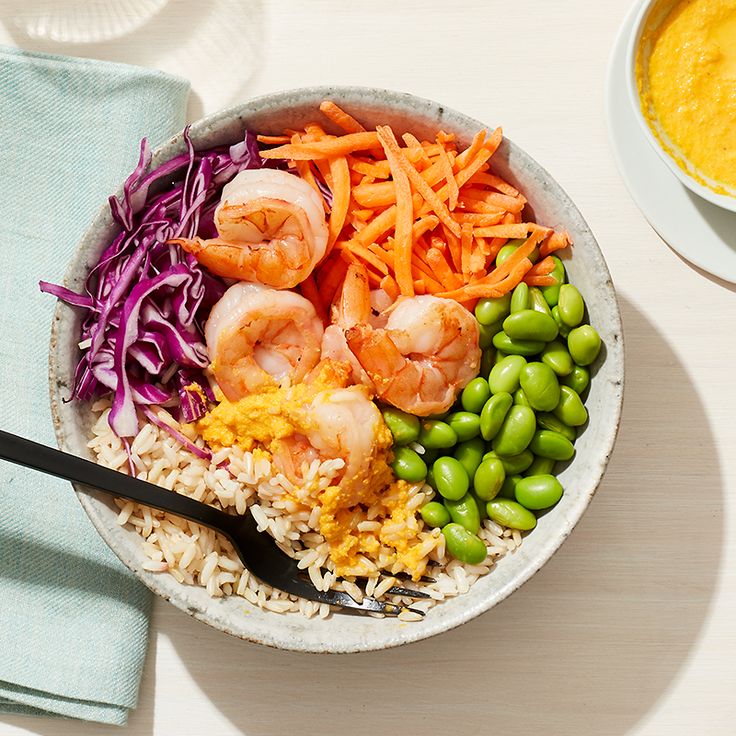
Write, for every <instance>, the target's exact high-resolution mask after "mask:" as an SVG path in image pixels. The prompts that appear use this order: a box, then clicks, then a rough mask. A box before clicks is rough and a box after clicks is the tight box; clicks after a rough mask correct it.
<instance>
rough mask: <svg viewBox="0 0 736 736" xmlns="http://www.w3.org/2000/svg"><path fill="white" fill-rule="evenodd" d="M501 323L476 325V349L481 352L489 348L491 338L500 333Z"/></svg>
mask: <svg viewBox="0 0 736 736" xmlns="http://www.w3.org/2000/svg"><path fill="white" fill-rule="evenodd" d="M501 325H502V323H501V322H496V323H495V324H492V325H482V324H481V323H480V322H479V323H478V347H479V348H480V349H481V350H485V349H486V348H489V347H491V345H492V344H493V336H494V335H495V334H496V333H497V332H500V331H501Z"/></svg>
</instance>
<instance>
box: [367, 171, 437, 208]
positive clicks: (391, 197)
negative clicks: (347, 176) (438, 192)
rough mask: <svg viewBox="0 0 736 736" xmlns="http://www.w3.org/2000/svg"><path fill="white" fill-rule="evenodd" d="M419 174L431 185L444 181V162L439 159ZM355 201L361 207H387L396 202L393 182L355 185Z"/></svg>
mask: <svg viewBox="0 0 736 736" xmlns="http://www.w3.org/2000/svg"><path fill="white" fill-rule="evenodd" d="M419 176H421V177H422V179H424V181H426V182H427V184H428V185H429V186H430V187H433V186H434V185H435V184H437V183H439V182H441V181H442V178H443V175H442V164H441V163H440V162H439V161H437V162H436V163H434V164H432V165H431V166H430V167H429V168H428V169H425V170H424V171H422V172H421V173H420V174H419ZM353 196H354V197H355V201H356V202H357V203H358V204H359V205H361V207H385V206H387V205H390V204H394V202H396V193H395V190H394V187H393V184H392V182H390V181H386V182H383V181H382V182H377V183H375V184H366V185H360V186H358V187H355V189H354V191H353Z"/></svg>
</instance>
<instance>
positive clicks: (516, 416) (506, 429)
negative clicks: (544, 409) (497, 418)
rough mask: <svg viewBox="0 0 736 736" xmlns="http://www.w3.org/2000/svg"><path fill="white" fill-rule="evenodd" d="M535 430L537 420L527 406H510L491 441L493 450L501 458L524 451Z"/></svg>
mask: <svg viewBox="0 0 736 736" xmlns="http://www.w3.org/2000/svg"><path fill="white" fill-rule="evenodd" d="M536 428H537V419H536V417H535V416H534V412H533V411H532V410H531V409H530V408H529V407H528V406H512V407H511V408H510V409H509V413H508V414H507V415H506V419H504V421H503V424H502V425H501V429H499V430H498V434H497V435H496V436H495V438H494V440H493V450H494V452H495V453H496V454H497V455H499V456H501V457H510V456H512V455H518V454H519V453H521V452H523V451H524V450H526V448H527V446H528V445H529V443H530V442H531V440H532V437H533V436H534V432H535V430H536Z"/></svg>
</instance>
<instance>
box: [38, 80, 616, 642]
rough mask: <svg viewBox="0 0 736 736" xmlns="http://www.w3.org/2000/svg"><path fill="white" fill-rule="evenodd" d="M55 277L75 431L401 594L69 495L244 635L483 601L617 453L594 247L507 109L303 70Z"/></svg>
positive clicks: (505, 589)
mask: <svg viewBox="0 0 736 736" xmlns="http://www.w3.org/2000/svg"><path fill="white" fill-rule="evenodd" d="M43 288H44V289H46V290H47V291H50V292H51V293H52V294H53V295H56V296H57V297H59V299H60V304H59V306H58V308H57V311H56V314H55V318H54V325H53V333H52V342H51V356H50V360H51V363H50V365H51V398H52V408H53V414H54V419H55V423H56V430H57V436H58V440H59V443H60V445H61V447H62V448H63V449H65V450H67V451H70V452H73V453H75V454H78V455H81V456H85V457H88V458H90V459H93V460H96V461H97V462H99V463H102V464H104V465H107V466H109V467H112V468H115V469H116V470H119V471H120V472H124V473H131V474H134V475H136V476H138V477H140V478H143V479H146V480H148V481H149V482H153V483H156V484H158V485H161V486H163V487H165V488H168V489H169V490H171V491H172V493H182V494H185V495H188V496H191V497H193V498H195V499H197V500H199V501H202V502H205V503H209V504H212V505H214V506H217V507H219V508H222V509H224V510H226V511H228V512H229V513H232V514H252V515H253V517H254V519H255V520H256V521H257V523H258V526H259V529H260V530H261V531H262V532H263V533H264V534H268V535H271V536H272V537H273V539H274V540H275V543H277V544H278V546H279V547H280V548H281V549H282V550H283V551H284V552H286V553H287V554H289V555H290V556H292V557H294V558H296V559H297V560H299V566H300V567H301V568H302V569H303V570H304V575H305V577H306V578H308V579H309V580H310V581H311V583H312V584H313V585H314V586H315V587H316V588H318V589H320V590H328V589H337V590H340V591H344V592H345V593H347V594H348V595H349V596H351V597H352V598H354V599H355V600H358V601H360V600H362V599H363V598H374V599H377V600H388V601H390V602H392V603H395V604H396V609H395V610H396V611H397V612H399V615H398V616H395V617H373V616H358V615H348V614H346V613H344V612H342V611H339V610H333V609H332V608H331V607H330V606H328V605H326V604H324V603H322V604H320V603H318V602H315V601H308V600H304V599H300V598H296V597H293V596H289V595H287V594H285V593H283V592H282V591H279V590H278V589H275V588H271V587H269V586H268V585H265V584H264V583H263V582H262V581H259V580H258V579H257V578H256V577H255V576H253V575H251V574H250V573H249V571H248V570H246V569H244V568H243V564H242V562H241V561H240V560H239V559H238V557H237V555H236V554H235V553H234V550H233V548H232V546H231V545H230V544H229V542H228V541H227V540H226V539H225V538H222V537H220V536H219V535H218V534H216V533H215V532H213V531H212V530H209V529H206V528H203V527H200V526H198V525H196V524H193V523H192V522H188V521H185V520H182V519H179V518H177V517H175V516H173V515H170V514H167V513H163V512H160V511H154V510H152V509H150V508H148V507H146V506H140V505H137V504H133V503H131V502H126V501H122V500H118V501H115V502H112V501H110V500H109V499H107V498H106V497H104V496H102V495H101V494H96V493H95V492H94V491H93V490H92V489H89V488H81V487H80V488H78V489H77V491H78V495H79V498H80V501H81V502H82V504H83V506H84V508H85V510H86V511H87V513H88V514H89V516H90V518H91V520H92V522H93V524H94V525H95V527H96V528H97V530H98V531H99V532H100V534H101V535H102V537H103V538H104V539H105V541H106V542H107V543H108V544H109V545H110V546H111V548H112V549H113V550H114V551H115V553H116V554H117V555H118V556H119V557H120V559H121V560H122V561H123V562H124V563H125V564H126V565H128V567H130V569H131V570H133V571H134V572H135V574H136V575H138V576H139V577H140V578H141V580H142V581H143V582H144V583H145V584H146V585H147V586H148V587H149V588H151V590H153V591H154V592H155V593H157V594H158V595H160V596H162V597H163V598H165V599H168V600H170V601H171V602H172V603H174V604H175V605H177V606H178V607H180V608H181V609H183V610H185V611H187V612H188V613H190V614H191V615H193V616H195V617H196V618H198V619H200V620H202V621H204V622H206V623H208V624H210V625H212V626H214V627H215V628H218V629H220V630H222V631H226V632H228V633H230V634H233V635H236V636H239V637H241V638H244V639H249V640H252V641H256V642H260V643H263V644H267V645H271V646H276V647H281V648H286V649H295V650H302V651H315V652H320V651H330V652H350V651H361V650H370V649H380V648H386V647H390V646H396V645H399V644H403V643H406V642H410V641H415V640H418V639H423V638H426V637H428V636H432V635H434V634H437V633H440V632H442V631H445V630H447V629H449V628H452V627H454V626H458V625H460V624H462V623H463V622H465V621H468V620H470V619H471V618H473V617H474V616H477V615H478V614H480V613H482V612H483V611H487V610H488V609H489V608H491V607H492V606H494V605H495V604H496V603H498V602H499V601H501V600H503V599H504V598H505V597H506V596H508V595H509V594H510V593H511V592H513V591H514V590H515V589H516V588H518V587H519V586H520V585H521V584H522V583H523V582H525V581H526V580H528V579H529V578H530V577H531V576H532V575H533V574H534V573H535V572H536V571H537V570H538V569H539V568H540V567H541V566H542V565H543V564H544V563H545V562H546V561H547V560H548V559H549V557H550V556H551V555H552V554H553V553H554V551H555V550H556V549H557V548H558V547H559V545H560V544H561V543H562V542H563V540H564V539H565V538H566V537H567V535H568V534H569V533H570V531H571V530H572V528H573V526H574V525H575V523H576V522H577V521H578V519H579V518H580V516H581V515H582V513H583V512H584V510H585V508H586V507H587V505H588V503H589V501H590V499H591V497H592V495H593V493H594V492H595V490H596V488H597V486H598V483H599V481H600V479H601V476H602V474H603V472H604V469H605V466H606V463H607V460H608V457H609V455H610V453H611V451H612V448H613V443H614V440H615V436H616V431H617V427H618V422H619V416H620V410H621V400H622V390H623V345H622V334H621V323H620V316H619V311H618V306H617V302H616V296H615V292H614V289H613V285H612V283H611V279H610V276H609V273H608V270H607V268H606V265H605V262H604V259H603V256H602V255H601V252H600V250H599V248H598V246H597V244H596V242H595V239H594V238H593V236H592V234H591V232H590V230H589V228H588V227H587V225H586V224H585V222H584V220H583V218H582V216H581V215H580V213H579V212H578V210H577V209H576V208H575V206H574V205H573V203H572V202H571V201H570V199H569V198H568V197H567V195H565V193H564V192H563V191H562V190H561V188H560V187H559V186H558V185H557V184H556V183H555V181H554V180H553V179H552V178H551V177H550V176H549V174H547V172H546V171H544V169H542V168H541V167H540V166H539V165H538V164H537V163H536V162H534V161H533V160H532V159H531V158H530V157H529V156H528V155H527V154H525V153H524V152H523V151H521V150H520V149H519V148H518V147H516V146H514V145H513V144H512V143H511V142H510V141H509V140H508V139H506V138H504V136H503V134H502V131H501V129H500V128H493V129H491V128H486V127H484V126H483V125H482V124H481V123H479V122H477V121H475V120H473V119H471V118H468V117H466V116H464V115H461V114H460V113H457V112H454V111H451V110H449V109H447V108H445V107H443V106H441V105H438V104H437V103H434V102H431V101H429V100H424V99H420V98H417V97H414V96H411V95H407V94H401V93H396V92H390V91H387V90H378V89H365V88H334V87H325V88H312V89H305V90H296V91H292V92H283V93H279V94H274V95H268V96H266V97H261V98H257V99H254V100H252V101H250V102H247V103H244V104H243V105H241V106H238V107H236V108H233V109H230V110H226V111H224V112H221V113H218V114H216V115H213V116H211V117H209V118H205V119H204V120H202V121H200V122H198V123H195V124H193V125H191V126H189V127H188V128H187V129H186V130H185V131H184V132H182V133H181V134H180V135H178V136H175V137H174V138H173V139H172V140H170V141H169V142H168V143H166V144H164V145H163V146H161V147H160V148H159V149H157V151H155V152H154V153H153V155H151V154H150V152H149V151H148V148H147V146H146V145H145V143H144V144H143V146H142V150H141V157H140V161H139V164H138V166H137V167H136V169H135V171H134V172H133V174H131V176H130V177H129V178H128V179H127V180H126V181H125V183H124V184H123V186H122V187H121V189H120V190H119V191H118V192H117V193H116V195H115V196H113V197H111V199H110V203H109V206H105V207H103V208H102V209H101V210H100V212H99V214H98V216H97V218H96V220H95V221H94V222H93V223H92V225H91V227H90V229H89V230H88V232H87V234H86V236H85V237H84V239H83V241H82V242H81V243H80V245H79V247H78V249H77V251H76V253H75V255H74V257H73V259H72V262H71V264H70V266H69V270H68V273H67V276H66V280H65V283H64V285H63V286H51V285H48V284H44V285H43ZM397 584H398V585H400V586H404V587H407V586H408V587H410V588H412V589H413V590H415V591H421V592H422V593H424V595H425V596H427V597H426V598H424V599H421V600H415V599H413V598H410V597H409V598H407V597H402V596H401V595H393V594H392V593H391V592H390V591H392V590H395V587H394V586H396V585H397ZM409 608H411V609H412V610H408V609H409Z"/></svg>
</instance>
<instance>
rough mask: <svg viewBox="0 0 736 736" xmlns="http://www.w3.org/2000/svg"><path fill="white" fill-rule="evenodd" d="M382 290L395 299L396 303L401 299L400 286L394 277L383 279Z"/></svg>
mask: <svg viewBox="0 0 736 736" xmlns="http://www.w3.org/2000/svg"><path fill="white" fill-rule="evenodd" d="M381 288H382V289H383V290H384V291H385V292H386V293H387V294H388V295H389V296H390V297H391V299H393V300H394V301H396V300H397V299H398V298H399V294H400V293H401V292H400V291H399V285H398V284H397V283H396V281H395V280H394V277H393V276H384V277H383V278H382V279H381Z"/></svg>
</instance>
